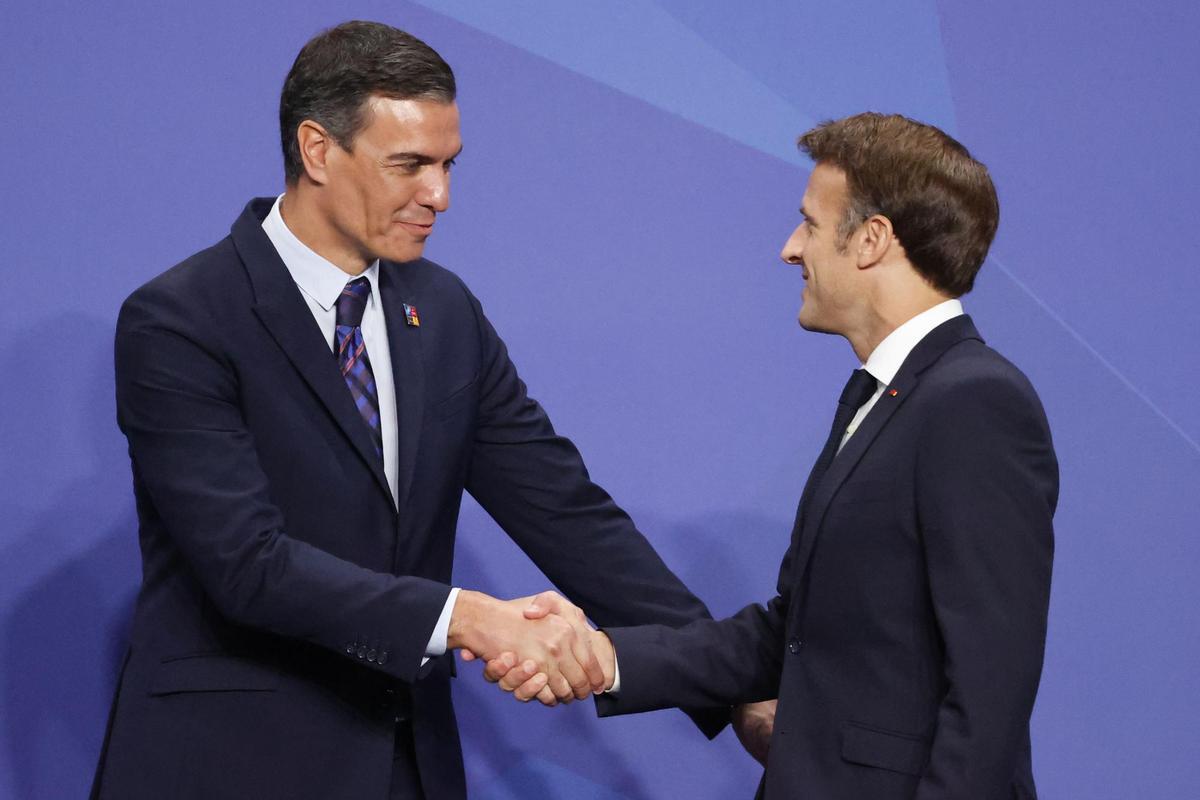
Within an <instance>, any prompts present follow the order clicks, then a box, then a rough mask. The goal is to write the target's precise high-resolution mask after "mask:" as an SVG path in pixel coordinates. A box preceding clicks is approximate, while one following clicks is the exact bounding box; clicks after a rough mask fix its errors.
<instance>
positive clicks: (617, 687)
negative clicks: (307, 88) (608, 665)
mask: <svg viewBox="0 0 1200 800" xmlns="http://www.w3.org/2000/svg"><path fill="white" fill-rule="evenodd" d="M619 691H621V665H620V663H618V662H617V651H616V650H615V649H614V650H613V685H612V688H611V689H609V690H608V691H607V692H605V694H616V693H617V692H619Z"/></svg>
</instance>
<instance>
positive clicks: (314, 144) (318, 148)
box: [296, 119, 338, 184]
mask: <svg viewBox="0 0 1200 800" xmlns="http://www.w3.org/2000/svg"><path fill="white" fill-rule="evenodd" d="M296 143H297V144H298V145H299V146H300V160H301V161H302V162H303V163H304V173H305V174H306V175H307V176H308V179H309V180H311V181H312V182H313V183H317V184H324V183H326V182H327V181H328V180H329V174H328V165H327V159H328V158H329V155H330V152H331V151H332V150H333V148H335V147H337V146H338V144H337V142H335V141H334V139H333V137H332V136H330V135H329V133H328V131H326V130H325V129H324V128H322V127H321V126H320V125H318V124H317V123H316V122H313V121H312V120H311V119H306V120H304V121H303V122H301V123H300V125H299V127H297V128H296Z"/></svg>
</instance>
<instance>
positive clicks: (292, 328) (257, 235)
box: [233, 198, 392, 500]
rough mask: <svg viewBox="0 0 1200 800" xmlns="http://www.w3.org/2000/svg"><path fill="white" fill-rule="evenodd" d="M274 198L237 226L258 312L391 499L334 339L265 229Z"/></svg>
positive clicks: (254, 205) (253, 205) (255, 204)
mask: <svg viewBox="0 0 1200 800" xmlns="http://www.w3.org/2000/svg"><path fill="white" fill-rule="evenodd" d="M273 202H274V200H272V199H270V198H258V199H256V200H252V201H251V202H250V204H249V205H247V206H246V210H245V211H243V212H242V215H241V216H240V217H238V220H237V222H235V223H234V225H233V244H234V247H236V248H237V251H238V255H239V256H241V259H242V263H243V264H244V265H245V267H246V273H247V274H248V275H249V277H250V282H251V284H252V285H253V287H254V296H255V299H256V301H257V302H256V303H255V305H254V313H255V314H256V315H257V316H258V318H259V319H260V320H261V321H262V323H263V325H264V326H265V327H266V329H267V331H268V332H269V333H270V334H271V336H272V338H274V339H275V341H276V343H277V344H278V345H279V347H280V349H281V350H283V352H284V354H285V355H286V356H287V358H288V360H289V361H290V362H291V363H292V366H293V367H295V369H296V371H297V372H299V373H300V376H301V377H302V378H303V379H304V382H305V383H307V384H308V386H309V388H310V389H312V391H313V393H314V394H315V395H316V396H317V398H318V399H319V400H320V401H321V404H322V405H324V406H325V409H326V410H327V411H328V412H329V414H330V416H331V417H333V420H334V422H335V423H337V426H338V428H340V429H341V431H342V433H343V434H345V436H346V438H347V439H348V440H349V441H350V444H351V445H352V446H353V447H354V450H355V451H356V452H357V453H358V455H359V457H361V458H362V460H363V462H364V463H365V464H366V465H367V467H368V468H369V469H370V470H371V474H372V475H374V476H375V480H376V482H377V483H378V484H379V486H380V488H381V489H382V490H383V492H384V494H386V495H387V497H388V499H389V500H391V496H392V495H391V490H390V489H389V488H388V483H387V476H386V475H384V472H383V459H381V458H380V457H379V454H378V453H377V452H376V451H375V445H374V443H373V442H372V441H371V434H370V432H369V431H368V430H367V426H366V425H365V424H364V423H363V420H362V417H361V416H359V414H358V410H357V409H356V408H355V407H354V399H353V397H352V396H351V395H350V391H349V389H347V387H346V381H345V379H343V378H342V373H341V371H340V370H339V369H338V366H337V360H336V359H334V357H333V354H332V353H331V352H330V350H329V344H328V342H326V341H325V340H324V337H322V336H321V331H320V328H318V327H317V325H316V324H315V323H314V322H313V317H312V312H311V311H309V309H308V306H307V305H306V304H305V302H304V298H303V297H302V296H301V294H300V290H299V289H298V288H296V284H295V282H294V281H293V280H292V277H291V274H290V273H289V272H288V271H287V267H285V266H284V264H283V261H282V260H281V259H280V258H279V254H278V253H277V252H276V251H275V248H274V247H273V246H272V245H271V240H270V239H268V238H267V235H266V233H264V232H263V229H262V220H263V219H264V218H265V217H266V215H267V213H268V212H269V211H270V210H271V204H272V203H273Z"/></svg>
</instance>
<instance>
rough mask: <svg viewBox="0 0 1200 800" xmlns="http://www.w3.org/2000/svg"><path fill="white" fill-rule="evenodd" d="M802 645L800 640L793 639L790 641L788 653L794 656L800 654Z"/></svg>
mask: <svg viewBox="0 0 1200 800" xmlns="http://www.w3.org/2000/svg"><path fill="white" fill-rule="evenodd" d="M800 644H801V642H800V640H799V639H797V638H795V637H792V638H791V639H789V640H788V652H789V653H791V654H792V655H795V654H796V653H799V652H800Z"/></svg>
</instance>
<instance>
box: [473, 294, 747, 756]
mask: <svg viewBox="0 0 1200 800" xmlns="http://www.w3.org/2000/svg"><path fill="white" fill-rule="evenodd" d="M464 291H465V289H464ZM468 298H469V299H470V302H471V303H472V306H473V307H474V310H475V314H476V319H477V322H478V325H479V331H480V345H481V352H482V367H481V373H480V402H479V412H478V418H477V427H476V431H475V442H474V447H473V452H472V456H471V466H470V469H469V472H468V475H467V490H468V491H470V492H471V495H472V496H473V497H474V498H475V499H476V500H478V501H479V504H480V505H481V506H483V508H484V509H486V510H487V512H488V513H489V514H491V516H492V517H493V518H494V519H495V520H496V521H497V522H498V523H499V524H500V526H501V527H502V528H504V530H505V531H506V532H507V533H508V534H509V535H510V536H511V537H512V539H513V541H515V542H516V544H517V545H518V546H519V547H520V548H521V549H522V550H523V551H524V552H525V553H526V554H527V555H528V556H529V557H530V558H531V559H532V560H533V562H534V563H535V564H537V566H538V567H539V568H540V569H541V570H542V571H543V572H544V573H545V574H546V575H547V576H548V577H549V578H550V580H551V581H553V582H554V585H555V586H556V587H558V588H559V589H560V590H561V591H562V592H563V594H564V595H566V596H567V597H568V598H570V599H571V601H572V602H574V603H576V604H577V605H579V606H580V607H581V608H582V609H583V610H584V611H585V612H586V613H587V615H588V616H589V617H591V619H592V620H594V621H595V622H596V623H597V624H598V625H600V626H614V625H635V624H645V623H658V624H662V625H666V626H670V627H677V626H680V625H684V624H686V623H688V622H691V621H692V620H697V619H708V618H710V614H709V613H708V609H707V608H705V606H704V604H703V603H702V602H701V601H700V600H699V599H698V598H697V597H696V596H695V595H693V594H692V593H691V592H690V591H689V590H688V589H687V587H686V586H684V585H683V583H682V582H681V581H680V580H679V578H678V577H676V576H675V574H674V573H672V572H671V570H670V569H668V568H667V566H666V564H664V563H663V561H662V559H661V558H660V557H659V555H658V553H656V552H655V551H654V548H653V547H651V546H650V543H649V542H647V541H646V538H645V537H644V536H643V535H642V534H641V533H640V532H639V531H638V530H637V528H636V527H635V526H634V524H633V521H632V520H631V519H630V518H629V516H628V515H627V514H626V513H625V512H624V511H622V510H621V509H620V508H619V507H618V506H617V505H616V503H614V502H613V500H612V498H611V497H610V496H609V495H608V494H607V493H606V492H605V491H604V490H603V489H601V488H600V487H599V486H597V485H596V484H595V483H593V482H592V481H591V479H590V478H589V477H588V473H587V470H586V468H585V467H584V464H583V460H582V458H581V457H580V455H579V451H578V450H576V448H575V446H574V445H573V444H572V443H571V442H570V441H568V440H567V439H566V438H564V437H561V436H559V435H557V434H556V433H555V431H554V428H553V426H552V425H551V424H550V420H549V419H548V418H547V416H546V413H545V412H544V411H543V410H542V408H541V406H540V405H538V404H537V403H536V402H535V401H534V400H532V399H531V398H530V397H529V396H528V394H527V393H526V388H525V384H524V383H523V382H522V381H521V380H520V378H519V377H518V376H517V372H516V368H515V367H514V366H513V364H512V361H511V360H510V359H509V357H508V352H507V348H506V347H505V346H504V343H503V342H502V341H501V340H500V337H499V336H498V335H497V334H496V331H495V330H494V329H493V328H492V326H491V324H490V323H489V322H488V321H487V319H486V317H484V315H483V312H482V310H481V309H480V307H479V304H478V301H477V300H475V298H474V297H472V296H470V294H469V293H468ZM727 716H728V715H727V709H725V710H722V711H721V712H720V713H719V714H716V715H709V716H707V717H706V718H705V719H703V720H701V719H699V718H697V723H698V724H700V726H701V728H702V729H703V730H705V732H706V733H707V734H709V735H710V736H711V735H716V733H717V732H718V731H719V730H720V729H721V727H723V725H724V723H725V721H726V720H727Z"/></svg>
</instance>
